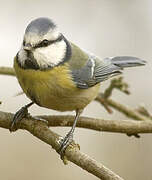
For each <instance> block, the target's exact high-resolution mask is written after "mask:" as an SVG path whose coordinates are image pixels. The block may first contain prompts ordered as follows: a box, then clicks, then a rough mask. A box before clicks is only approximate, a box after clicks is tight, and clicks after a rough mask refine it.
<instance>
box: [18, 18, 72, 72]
mask: <svg viewBox="0 0 152 180" xmlns="http://www.w3.org/2000/svg"><path fill="white" fill-rule="evenodd" d="M70 53H71V47H70V44H69V42H68V41H67V40H66V39H65V37H64V36H63V35H62V34H61V33H60V32H59V30H58V28H57V26H56V25H55V23H54V22H53V21H52V20H51V19H48V18H38V19H35V20H33V21H32V22H31V23H30V24H29V25H28V26H27V28H26V30H25V34H24V39H23V43H22V47H21V49H20V51H19V53H18V61H19V63H20V64H21V66H22V67H23V68H29V69H42V70H43V69H47V68H51V67H54V66H57V65H59V64H61V63H63V62H64V61H67V60H68V58H69V56H70Z"/></svg>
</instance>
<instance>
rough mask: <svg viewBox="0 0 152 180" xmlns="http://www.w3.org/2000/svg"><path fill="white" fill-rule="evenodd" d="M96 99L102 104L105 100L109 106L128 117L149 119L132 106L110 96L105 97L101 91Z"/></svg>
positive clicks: (142, 119)
mask: <svg viewBox="0 0 152 180" xmlns="http://www.w3.org/2000/svg"><path fill="white" fill-rule="evenodd" d="M95 100H96V101H98V102H100V103H101V104H102V102H103V101H105V103H106V104H107V105H108V106H111V107H113V108H114V109H116V110H117V111H119V112H121V113H123V114H125V115H126V116H127V117H129V118H132V119H135V120H141V121H145V120H147V119H148V117H144V116H143V115H141V114H140V113H138V112H137V111H135V110H132V109H131V108H129V107H127V106H125V105H123V104H120V103H118V102H116V101H114V100H112V99H110V98H108V99H106V98H104V95H103V94H102V93H99V95H98V96H97V98H96V99H95Z"/></svg>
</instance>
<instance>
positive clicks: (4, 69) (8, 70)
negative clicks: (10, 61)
mask: <svg viewBox="0 0 152 180" xmlns="http://www.w3.org/2000/svg"><path fill="white" fill-rule="evenodd" d="M0 74H2V75H10V76H15V71H14V69H13V68H10V67H0Z"/></svg>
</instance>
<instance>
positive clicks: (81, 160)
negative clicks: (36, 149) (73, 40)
mask: <svg viewBox="0 0 152 180" xmlns="http://www.w3.org/2000/svg"><path fill="white" fill-rule="evenodd" d="M12 118H13V114H11V113H6V112H2V111H0V127H2V128H6V129H9V127H10V122H11V120H12ZM20 129H25V130H27V131H29V132H30V133H31V134H33V135H34V136H36V137H37V138H39V139H40V140H42V141H43V142H45V143H47V144H49V145H51V146H52V148H53V149H55V150H56V151H57V152H58V150H59V148H60V144H59V141H60V140H61V138H62V137H61V136H59V135H58V134H56V133H54V132H53V131H51V130H50V129H49V128H48V127H47V124H46V123H45V122H43V121H39V120H33V119H32V118H26V119H23V120H22V121H21V124H20ZM65 156H66V158H67V160H69V161H71V162H73V163H74V164H76V165H78V166H79V167H81V168H82V169H84V170H86V171H88V172H89V173H91V174H93V175H95V176H96V177H98V178H100V179H102V180H123V179H122V178H121V177H119V176H118V175H116V174H115V173H113V172H112V171H111V170H109V169H108V168H106V167H105V166H104V165H102V164H101V163H98V162H96V161H95V160H94V159H91V158H90V157H89V156H87V155H85V154H84V153H82V152H80V151H79V150H78V146H77V145H76V144H75V143H74V142H73V143H72V145H70V146H68V147H67V149H66V151H65Z"/></svg>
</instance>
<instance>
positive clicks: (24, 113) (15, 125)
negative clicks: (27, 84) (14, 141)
mask: <svg viewBox="0 0 152 180" xmlns="http://www.w3.org/2000/svg"><path fill="white" fill-rule="evenodd" d="M33 104H34V102H31V103H29V104H27V105H25V106H24V107H22V108H21V109H19V110H18V111H17V112H16V113H15V115H14V117H13V119H12V121H11V124H10V128H9V130H10V132H12V131H16V130H17V129H18V125H19V123H20V122H21V120H22V119H23V118H25V117H26V116H27V114H28V108H29V107H30V106H32V105H33Z"/></svg>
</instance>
